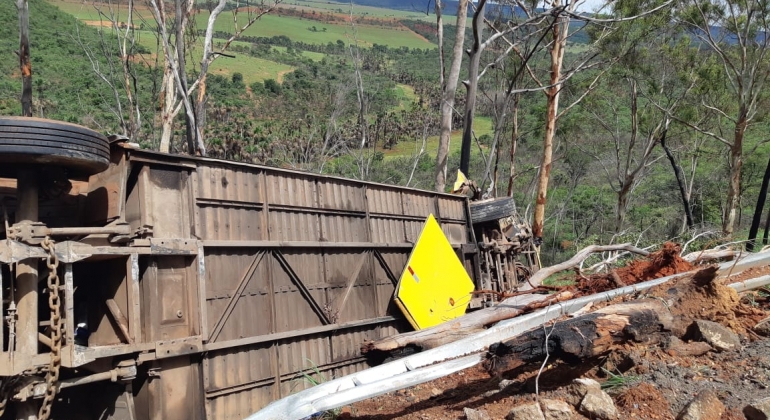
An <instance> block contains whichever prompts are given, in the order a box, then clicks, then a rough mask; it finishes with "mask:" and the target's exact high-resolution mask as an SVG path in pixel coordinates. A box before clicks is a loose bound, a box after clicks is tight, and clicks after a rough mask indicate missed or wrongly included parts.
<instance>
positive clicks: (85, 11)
mask: <svg viewBox="0 0 770 420" xmlns="http://www.w3.org/2000/svg"><path fill="white" fill-rule="evenodd" d="M48 2H49V3H50V4H53V5H55V6H56V7H58V8H60V9H61V10H63V11H65V12H67V13H69V14H71V15H72V16H74V17H75V18H77V19H80V20H81V21H83V22H85V23H87V24H91V25H100V24H104V19H103V17H101V16H100V12H99V11H98V10H96V9H95V8H94V7H93V6H92V5H91V4H89V3H82V2H76V1H73V0H48ZM338 4H339V3H338ZM348 7H349V6H348ZM355 7H358V6H355ZM308 10H309V9H308ZM345 10H349V9H345ZM116 13H117V16H118V18H119V19H125V10H122V11H121V10H116ZM345 13H347V12H345ZM385 14H386V10H385V9H382V10H380V12H379V13H378V15H385ZM136 15H137V20H136V21H138V22H145V23H144V24H143V25H144V26H146V27H148V26H153V25H154V21H153V18H152V14H151V13H150V11H149V10H148V9H147V8H146V6H137V7H136ZM208 16H209V13H208V12H207V11H201V12H200V13H198V14H196V15H195V23H196V24H197V26H198V28H199V29H201V30H203V29H205V28H206V23H207V21H208ZM318 16H319V18H320V14H319V15H318ZM245 19H247V14H246V12H245V11H243V12H241V13H240V15H239V24H243V22H244V21H245ZM313 26H315V27H316V31H313V30H311V28H312V27H313ZM215 29H216V30H217V31H222V32H227V33H233V32H235V29H234V24H233V20H232V18H231V15H230V13H229V12H225V13H223V15H222V16H220V18H219V19H218V20H217V23H216V24H215ZM243 35H244V36H254V37H272V36H280V35H285V36H288V37H289V38H291V39H292V40H293V41H301V42H306V43H309V44H327V43H329V42H332V43H335V42H337V40H342V41H345V42H348V41H352V40H353V39H354V32H353V29H352V28H351V26H350V25H349V24H340V23H322V22H320V21H318V20H314V19H311V18H310V16H309V17H308V18H304V19H303V18H299V17H293V16H277V15H275V14H269V15H266V16H264V17H262V19H261V20H260V21H259V22H257V23H255V24H254V25H252V26H251V27H250V28H249V29H247V30H246V31H245V32H244V33H243ZM355 37H357V38H358V41H359V44H360V45H361V46H372V45H373V44H375V43H377V44H383V45H387V46H389V47H409V48H432V47H434V45H433V44H432V43H430V42H429V41H428V40H426V39H425V38H423V37H422V36H420V35H418V34H416V33H414V32H412V31H411V30H409V29H408V28H406V27H403V26H400V27H399V28H395V29H391V28H383V27H378V26H372V25H357V26H356V35H355Z"/></svg>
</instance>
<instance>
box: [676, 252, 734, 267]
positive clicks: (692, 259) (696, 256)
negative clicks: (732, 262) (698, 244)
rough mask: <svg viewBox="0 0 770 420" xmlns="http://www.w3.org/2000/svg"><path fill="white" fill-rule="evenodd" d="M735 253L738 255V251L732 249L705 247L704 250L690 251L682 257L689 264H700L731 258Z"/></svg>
mask: <svg viewBox="0 0 770 420" xmlns="http://www.w3.org/2000/svg"><path fill="white" fill-rule="evenodd" d="M736 255H738V253H737V252H735V251H734V250H732V249H721V250H720V249H707V250H704V251H695V252H691V253H689V254H687V255H685V256H684V257H682V259H683V260H685V261H687V262H688V263H690V264H700V263H703V262H707V261H714V260H721V259H733V258H735V256H736Z"/></svg>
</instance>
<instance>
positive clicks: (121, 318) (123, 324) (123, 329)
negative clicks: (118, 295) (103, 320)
mask: <svg viewBox="0 0 770 420" xmlns="http://www.w3.org/2000/svg"><path fill="white" fill-rule="evenodd" d="M104 303H106V304H107V309H109V310H110V311H109V312H108V313H109V314H110V315H112V320H113V321H115V323H117V324H118V329H119V331H120V333H121V334H122V335H123V338H125V339H126V341H127V342H128V344H133V343H134V340H133V339H131V333H129V332H128V320H127V319H126V317H125V315H123V312H121V311H120V308H119V307H118V303H117V302H115V299H107V300H106V301H105V302H104Z"/></svg>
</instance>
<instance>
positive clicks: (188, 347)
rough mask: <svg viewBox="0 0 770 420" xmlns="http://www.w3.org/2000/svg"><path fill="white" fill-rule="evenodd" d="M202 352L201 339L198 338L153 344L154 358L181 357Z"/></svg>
mask: <svg viewBox="0 0 770 420" xmlns="http://www.w3.org/2000/svg"><path fill="white" fill-rule="evenodd" d="M201 351H203V338H202V337H200V336H195V337H188V338H181V339H178V340H168V341H158V342H156V343H155V358H156V359H165V358H168V357H176V356H182V355H185V354H192V353H200V352H201Z"/></svg>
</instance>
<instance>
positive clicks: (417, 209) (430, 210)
mask: <svg viewBox="0 0 770 420" xmlns="http://www.w3.org/2000/svg"><path fill="white" fill-rule="evenodd" d="M402 198H403V202H404V214H405V215H408V216H419V217H421V218H425V217H427V216H428V215H429V214H433V215H436V216H438V214H437V213H436V201H435V200H434V198H433V196H432V195H429V194H424V193H421V192H416V191H415V192H412V193H410V194H402Z"/></svg>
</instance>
